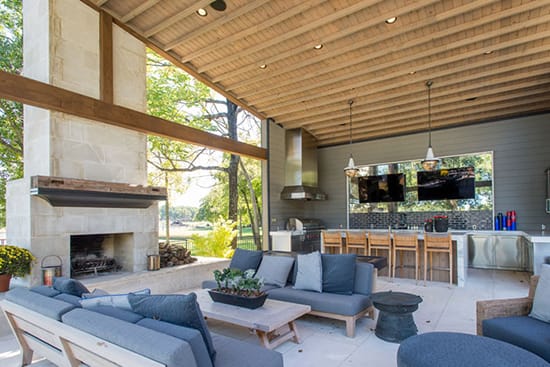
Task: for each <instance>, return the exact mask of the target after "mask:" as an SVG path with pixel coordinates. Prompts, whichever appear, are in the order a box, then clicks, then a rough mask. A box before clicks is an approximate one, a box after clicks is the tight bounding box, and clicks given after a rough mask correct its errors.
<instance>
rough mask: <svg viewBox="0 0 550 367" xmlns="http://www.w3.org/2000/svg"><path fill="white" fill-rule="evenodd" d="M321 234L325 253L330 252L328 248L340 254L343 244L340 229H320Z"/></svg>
mask: <svg viewBox="0 0 550 367" xmlns="http://www.w3.org/2000/svg"><path fill="white" fill-rule="evenodd" d="M321 236H322V238H323V248H324V252H325V253H330V250H333V251H334V252H338V253H340V254H341V253H342V247H343V244H342V233H340V231H336V232H329V231H322V232H321Z"/></svg>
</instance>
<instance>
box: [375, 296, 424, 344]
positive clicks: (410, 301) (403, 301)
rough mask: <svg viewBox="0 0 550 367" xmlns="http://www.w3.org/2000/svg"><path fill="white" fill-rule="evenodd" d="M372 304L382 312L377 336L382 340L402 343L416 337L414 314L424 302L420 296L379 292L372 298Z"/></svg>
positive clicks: (376, 332)
mask: <svg viewBox="0 0 550 367" xmlns="http://www.w3.org/2000/svg"><path fill="white" fill-rule="evenodd" d="M371 299H372V303H373V305H374V307H376V308H377V309H378V310H379V311H380V312H379V314H378V320H377V321H376V330H375V334H376V336H377V337H379V338H380V339H382V340H385V341H388V342H392V343H400V342H401V341H403V340H405V339H406V338H408V337H409V336H413V335H416V333H417V332H418V329H417V327H416V324H415V323H414V319H413V316H412V313H413V312H414V311H416V310H417V309H418V304H419V303H420V302H422V298H421V297H420V296H417V295H414V294H410V293H404V292H392V291H388V292H378V293H373V294H372V296H371Z"/></svg>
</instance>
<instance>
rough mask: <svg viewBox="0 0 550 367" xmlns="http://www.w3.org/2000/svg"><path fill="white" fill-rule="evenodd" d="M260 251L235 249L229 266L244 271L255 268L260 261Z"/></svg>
mask: <svg viewBox="0 0 550 367" xmlns="http://www.w3.org/2000/svg"><path fill="white" fill-rule="evenodd" d="M262 254H263V253H262V251H252V250H243V249H241V248H237V249H235V252H234V253H233V257H232V258H231V262H230V263H229V267H230V268H231V269H239V270H242V271H246V270H248V269H254V270H257V269H258V266H259V265H260V262H261V261H262Z"/></svg>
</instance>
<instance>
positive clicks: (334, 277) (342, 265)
mask: <svg viewBox="0 0 550 367" xmlns="http://www.w3.org/2000/svg"><path fill="white" fill-rule="evenodd" d="M356 259H357V255H355V254H344V255H327V254H323V255H322V257H321V260H322V263H323V292H329V293H338V294H348V295H349V294H352V293H353V288H354V282H355V260H356Z"/></svg>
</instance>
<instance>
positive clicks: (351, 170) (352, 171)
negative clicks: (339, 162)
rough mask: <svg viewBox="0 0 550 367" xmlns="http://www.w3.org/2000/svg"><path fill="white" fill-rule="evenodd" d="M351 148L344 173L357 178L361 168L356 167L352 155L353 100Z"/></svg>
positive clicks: (350, 128) (350, 125)
mask: <svg viewBox="0 0 550 367" xmlns="http://www.w3.org/2000/svg"><path fill="white" fill-rule="evenodd" d="M348 103H349V147H350V153H349V160H348V165H347V166H346V168H344V173H345V174H346V176H348V177H350V178H351V177H356V176H357V175H358V174H359V168H357V166H356V165H355V161H354V160H353V154H351V147H352V144H353V140H352V120H351V105H352V104H353V100H351V99H350V100H349V101H348Z"/></svg>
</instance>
